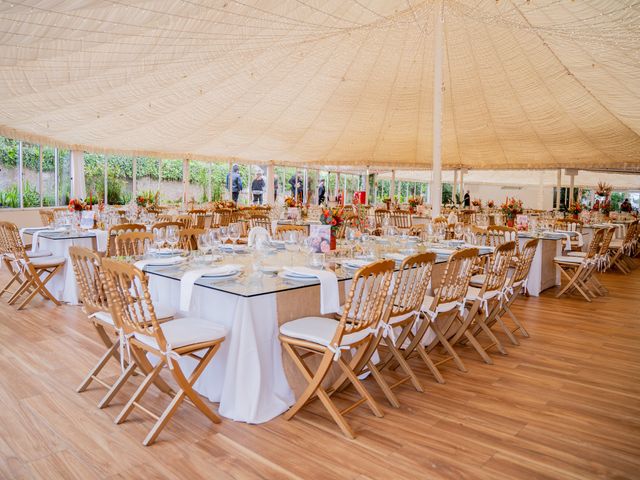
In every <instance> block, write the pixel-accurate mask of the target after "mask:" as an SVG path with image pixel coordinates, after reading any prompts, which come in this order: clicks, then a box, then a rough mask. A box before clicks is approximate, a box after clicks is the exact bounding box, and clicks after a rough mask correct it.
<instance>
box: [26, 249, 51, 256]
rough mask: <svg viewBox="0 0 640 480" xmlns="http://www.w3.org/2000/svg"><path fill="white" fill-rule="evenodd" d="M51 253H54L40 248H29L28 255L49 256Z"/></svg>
mask: <svg viewBox="0 0 640 480" xmlns="http://www.w3.org/2000/svg"><path fill="white" fill-rule="evenodd" d="M51 255H53V254H52V253H51V252H50V251H49V250H38V251H37V252H32V251H31V250H27V257H29V258H40V257H49V256H51Z"/></svg>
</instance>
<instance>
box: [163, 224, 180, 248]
mask: <svg viewBox="0 0 640 480" xmlns="http://www.w3.org/2000/svg"><path fill="white" fill-rule="evenodd" d="M166 235H167V243H168V244H169V246H170V247H171V248H172V249H174V248H176V245H177V244H178V241H179V240H180V234H179V233H178V229H177V228H176V227H174V226H173V225H169V226H168V227H167V228H166Z"/></svg>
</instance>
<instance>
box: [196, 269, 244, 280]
mask: <svg viewBox="0 0 640 480" xmlns="http://www.w3.org/2000/svg"><path fill="white" fill-rule="evenodd" d="M239 273H240V270H234V271H233V272H226V273H206V274H204V275H202V278H211V279H221V278H232V277H235V276H237V275H238V274H239Z"/></svg>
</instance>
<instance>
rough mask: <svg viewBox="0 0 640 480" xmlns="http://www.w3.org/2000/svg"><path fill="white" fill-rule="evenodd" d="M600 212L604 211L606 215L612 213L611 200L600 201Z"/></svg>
mask: <svg viewBox="0 0 640 480" xmlns="http://www.w3.org/2000/svg"><path fill="white" fill-rule="evenodd" d="M600 213H602V214H603V215H604V216H605V217H608V216H609V214H610V213H611V200H608V199H607V200H605V201H603V202H602V203H600Z"/></svg>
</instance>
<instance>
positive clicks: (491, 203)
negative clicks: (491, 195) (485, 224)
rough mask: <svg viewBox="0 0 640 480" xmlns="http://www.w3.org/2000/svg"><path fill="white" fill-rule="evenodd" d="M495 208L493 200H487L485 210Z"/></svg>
mask: <svg viewBox="0 0 640 480" xmlns="http://www.w3.org/2000/svg"><path fill="white" fill-rule="evenodd" d="M495 206H496V204H495V202H494V201H493V200H489V201H488V202H487V208H494V207H495Z"/></svg>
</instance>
